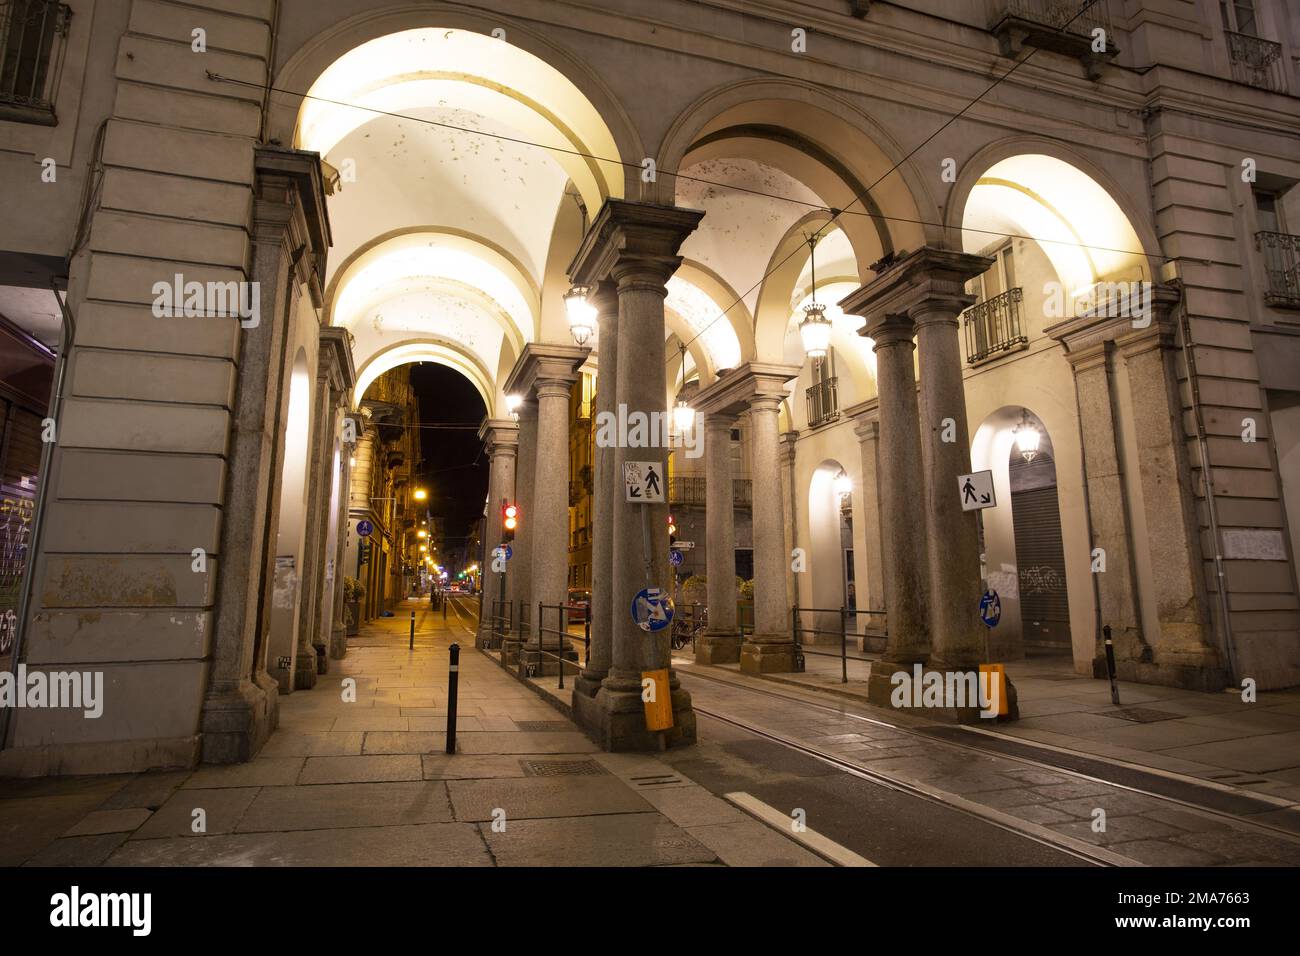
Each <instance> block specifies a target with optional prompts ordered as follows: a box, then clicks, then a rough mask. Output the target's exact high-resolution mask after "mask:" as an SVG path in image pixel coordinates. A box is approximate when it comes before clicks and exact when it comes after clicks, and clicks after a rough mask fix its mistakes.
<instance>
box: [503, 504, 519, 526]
mask: <svg viewBox="0 0 1300 956" xmlns="http://www.w3.org/2000/svg"><path fill="white" fill-rule="evenodd" d="M503 514H504V515H505V519H506V530H507V531H514V530H515V528H516V527H518V525H519V508H518V506H516V505H506V506H505V508H504V509H503Z"/></svg>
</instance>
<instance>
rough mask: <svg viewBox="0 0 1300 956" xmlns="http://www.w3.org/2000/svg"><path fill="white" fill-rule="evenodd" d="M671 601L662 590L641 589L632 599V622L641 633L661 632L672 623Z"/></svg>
mask: <svg viewBox="0 0 1300 956" xmlns="http://www.w3.org/2000/svg"><path fill="white" fill-rule="evenodd" d="M672 620H673V599H672V598H671V597H669V596H668V595H667V594H665V593H664V592H663V589H662V588H642V589H641V590H640V591H638V592H637V593H636V597H634V598H633V599H632V621H633V623H635V624H636V626H637V627H639V628H641V630H643V631H649V632H651V633H654V632H655V631H662V630H663V629H664V628H665V627H667V626H668V625H669V624H671V623H672Z"/></svg>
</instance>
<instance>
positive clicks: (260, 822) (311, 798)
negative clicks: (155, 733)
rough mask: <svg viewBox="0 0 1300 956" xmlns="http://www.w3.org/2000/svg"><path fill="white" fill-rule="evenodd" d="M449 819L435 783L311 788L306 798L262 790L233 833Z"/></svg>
mask: <svg viewBox="0 0 1300 956" xmlns="http://www.w3.org/2000/svg"><path fill="white" fill-rule="evenodd" d="M454 819H455V818H454V817H453V815H452V809H451V802H450V801H449V800H448V798H447V787H446V785H445V784H444V783H442V782H441V781H433V780H428V781H425V780H421V781H416V782H403V783H342V784H324V785H320V786H313V787H312V788H311V789H310V791H308V792H306V793H304V792H303V791H302V788H300V787H263V788H262V790H261V791H260V792H259V793H258V794H257V797H256V798H255V799H254V800H253V802H252V805H251V806H250V807H249V808H248V810H247V812H246V813H245V814H244V816H243V818H242V819H241V820H240V821H239V826H238V827H237V828H236V829H237V831H238V832H239V833H251V832H255V831H260V830H325V829H333V828H338V827H359V826H361V827H364V826H376V827H381V826H399V825H404V824H415V823H451V822H453V821H454Z"/></svg>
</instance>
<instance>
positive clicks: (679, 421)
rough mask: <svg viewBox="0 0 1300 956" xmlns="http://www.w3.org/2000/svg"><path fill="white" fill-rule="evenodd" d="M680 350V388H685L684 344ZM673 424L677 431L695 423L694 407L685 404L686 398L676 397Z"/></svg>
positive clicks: (688, 427)
mask: <svg viewBox="0 0 1300 956" xmlns="http://www.w3.org/2000/svg"><path fill="white" fill-rule="evenodd" d="M681 350H682V390H683V391H684V390H685V389H686V346H685V345H684V344H683V345H681ZM673 424H674V425H676V426H677V430H678V431H679V432H686V431H690V430H691V427H692V426H694V424H695V409H693V408H691V406H690V405H689V404H687V401H686V399H684V398H679V399H677V407H676V408H674V409H673Z"/></svg>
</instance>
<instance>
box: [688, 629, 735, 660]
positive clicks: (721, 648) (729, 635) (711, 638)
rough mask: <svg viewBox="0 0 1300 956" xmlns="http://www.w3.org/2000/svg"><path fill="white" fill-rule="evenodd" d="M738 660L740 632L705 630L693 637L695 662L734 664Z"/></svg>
mask: <svg viewBox="0 0 1300 956" xmlns="http://www.w3.org/2000/svg"><path fill="white" fill-rule="evenodd" d="M738 660H740V634H739V633H738V632H736V631H719V632H716V633H714V632H711V631H705V632H704V633H703V634H701V635H700V636H699V637H697V638H696V639H695V663H697V664H734V663H736V661H738Z"/></svg>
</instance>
